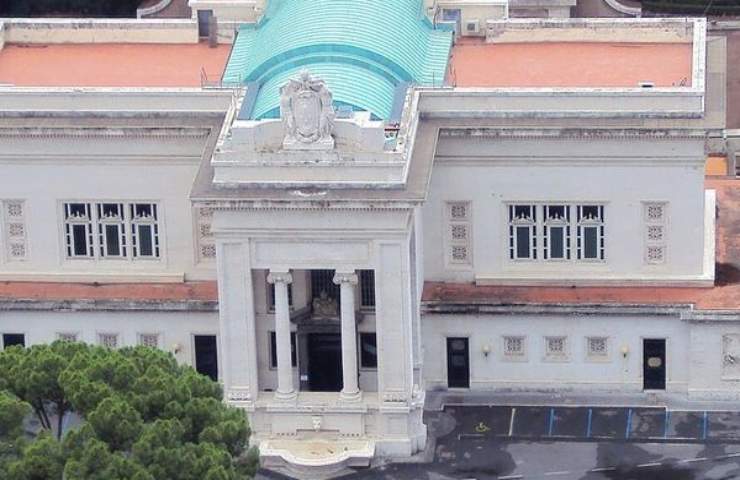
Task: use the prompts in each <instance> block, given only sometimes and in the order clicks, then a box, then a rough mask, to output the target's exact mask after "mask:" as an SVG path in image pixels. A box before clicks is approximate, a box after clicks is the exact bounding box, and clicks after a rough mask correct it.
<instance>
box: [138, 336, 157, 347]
mask: <svg viewBox="0 0 740 480" xmlns="http://www.w3.org/2000/svg"><path fill="white" fill-rule="evenodd" d="M139 345H141V346H143V347H150V348H159V334H156V333H140V334H139Z"/></svg>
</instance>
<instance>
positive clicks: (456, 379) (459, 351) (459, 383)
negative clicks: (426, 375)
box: [447, 337, 470, 388]
mask: <svg viewBox="0 0 740 480" xmlns="http://www.w3.org/2000/svg"><path fill="white" fill-rule="evenodd" d="M447 386H448V387H449V388H470V355H469V352H468V339H467V338H456V337H451V338H448V339H447Z"/></svg>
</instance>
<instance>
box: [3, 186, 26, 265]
mask: <svg viewBox="0 0 740 480" xmlns="http://www.w3.org/2000/svg"><path fill="white" fill-rule="evenodd" d="M0 203H1V204H2V209H3V210H2V213H1V214H0V217H1V218H2V220H3V226H2V231H3V244H4V246H5V252H6V258H7V260H8V261H10V262H13V261H19V260H21V261H22V260H25V259H26V255H27V250H28V249H27V247H26V245H27V242H26V206H25V203H24V202H23V201H22V200H4V201H2V202H0Z"/></svg>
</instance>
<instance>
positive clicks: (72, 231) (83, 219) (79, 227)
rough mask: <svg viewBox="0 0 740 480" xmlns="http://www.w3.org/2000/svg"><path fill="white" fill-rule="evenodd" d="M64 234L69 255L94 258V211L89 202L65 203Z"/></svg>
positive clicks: (71, 256) (70, 256)
mask: <svg viewBox="0 0 740 480" xmlns="http://www.w3.org/2000/svg"><path fill="white" fill-rule="evenodd" d="M64 234H65V239H66V245H67V257H69V258H92V257H93V256H94V255H93V233H92V211H91V209H90V204H89V203H65V204H64Z"/></svg>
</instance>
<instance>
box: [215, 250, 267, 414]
mask: <svg viewBox="0 0 740 480" xmlns="http://www.w3.org/2000/svg"><path fill="white" fill-rule="evenodd" d="M216 258H217V267H218V298H219V309H218V314H219V324H220V328H219V349H220V350H221V355H220V359H221V362H222V368H221V370H222V371H223V374H224V378H223V382H224V390H225V396H226V399H227V400H229V401H230V402H234V403H242V402H246V403H249V402H252V401H254V400H255V399H256V397H257V392H258V385H257V336H256V333H255V315H254V291H253V285H252V270H251V267H250V265H251V264H250V258H249V244H248V243H247V242H243V243H242V242H234V243H231V242H228V243H222V242H218V243H217V244H216Z"/></svg>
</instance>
